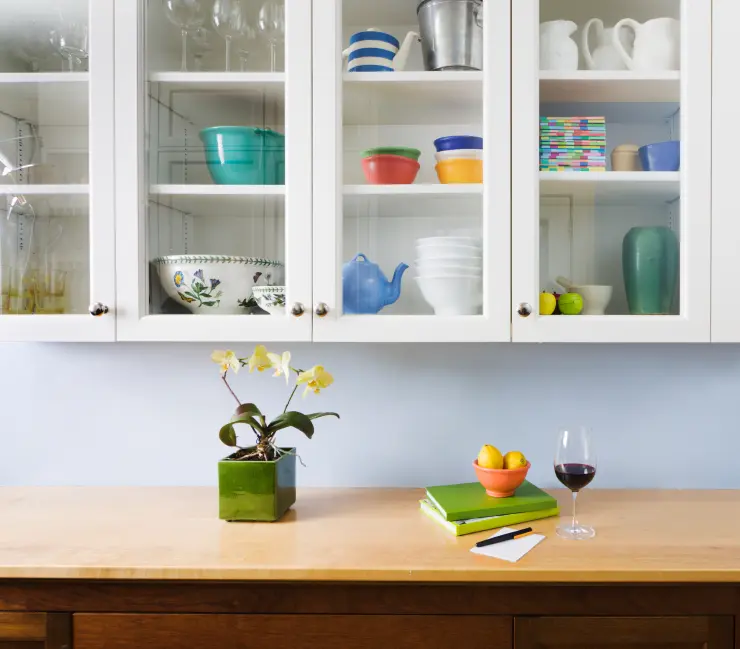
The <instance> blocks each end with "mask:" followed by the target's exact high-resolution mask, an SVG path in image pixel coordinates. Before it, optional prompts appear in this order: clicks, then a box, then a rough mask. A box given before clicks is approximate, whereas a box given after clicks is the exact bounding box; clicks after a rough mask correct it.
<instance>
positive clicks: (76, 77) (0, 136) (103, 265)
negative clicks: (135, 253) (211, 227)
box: [0, 0, 116, 341]
mask: <svg viewBox="0 0 740 649" xmlns="http://www.w3.org/2000/svg"><path fill="white" fill-rule="evenodd" d="M0 11H1V12H2V16H3V21H2V26H1V27H0V40H1V41H2V43H3V47H2V51H1V52H0V212H2V214H0V282H1V284H2V290H1V300H0V340H3V341H83V340H94V341H112V340H114V339H115V324H116V323H115V304H116V302H115V275H114V255H113V251H114V201H113V196H114V169H113V156H112V152H113V105H114V94H113V70H114V65H113V0H34V1H33V2H15V1H11V0H3V1H2V2H0ZM62 39H65V40H64V41H63V40H62ZM65 43H66V45H67V47H66V49H65V47H64V44H65ZM78 45H79V46H80V47H81V48H82V49H78V50H77V51H75V52H74V53H73V52H72V49H73V46H74V47H76V46H78ZM63 55H64V57H66V58H63ZM88 57H89V58H88ZM95 303H99V305H98V306H97V307H96V308H95V311H96V312H97V313H99V314H100V315H101V316H102V317H97V318H96V317H91V315H90V312H89V311H90V305H91V304H95ZM106 311H107V313H106Z"/></svg>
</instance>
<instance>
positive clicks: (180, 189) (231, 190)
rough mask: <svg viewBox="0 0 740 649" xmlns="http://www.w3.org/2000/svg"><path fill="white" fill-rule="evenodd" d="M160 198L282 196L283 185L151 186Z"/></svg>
mask: <svg viewBox="0 0 740 649" xmlns="http://www.w3.org/2000/svg"><path fill="white" fill-rule="evenodd" d="M149 193H150V194H153V195H160V196H282V195H283V194H285V185H152V186H151V187H150V188H149Z"/></svg>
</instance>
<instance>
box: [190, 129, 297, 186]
mask: <svg viewBox="0 0 740 649" xmlns="http://www.w3.org/2000/svg"><path fill="white" fill-rule="evenodd" d="M200 139H201V142H203V147H204V149H205V154H206V164H207V165H208V171H209V173H210V174H211V178H213V182H214V183H216V184H217V185H282V184H284V183H285V136H284V135H282V134H280V133H276V132H275V131H272V130H270V129H269V128H267V129H265V128H252V127H248V126H213V127H211V128H205V129H203V130H202V131H201V132H200Z"/></svg>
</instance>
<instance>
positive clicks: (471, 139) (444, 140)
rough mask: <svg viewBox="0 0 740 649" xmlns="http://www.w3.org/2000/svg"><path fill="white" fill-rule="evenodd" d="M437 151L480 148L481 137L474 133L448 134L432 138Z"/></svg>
mask: <svg viewBox="0 0 740 649" xmlns="http://www.w3.org/2000/svg"><path fill="white" fill-rule="evenodd" d="M434 146H435V148H436V149H437V151H452V150H453V149H482V148H483V138H482V137H476V136H475V135H448V136H447V137H440V138H437V139H436V140H434Z"/></svg>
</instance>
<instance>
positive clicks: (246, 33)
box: [239, 23, 257, 72]
mask: <svg viewBox="0 0 740 649" xmlns="http://www.w3.org/2000/svg"><path fill="white" fill-rule="evenodd" d="M256 38H257V32H256V31H255V29H254V27H252V26H251V25H249V23H245V24H244V29H243V30H242V34H241V38H240V41H241V42H242V44H243V45H242V47H240V48H239V65H240V69H241V71H242V72H247V71H248V70H249V50H248V49H246V48H245V46H246V45H248V44H249V43H251V42H252V41H254V40H256Z"/></svg>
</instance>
